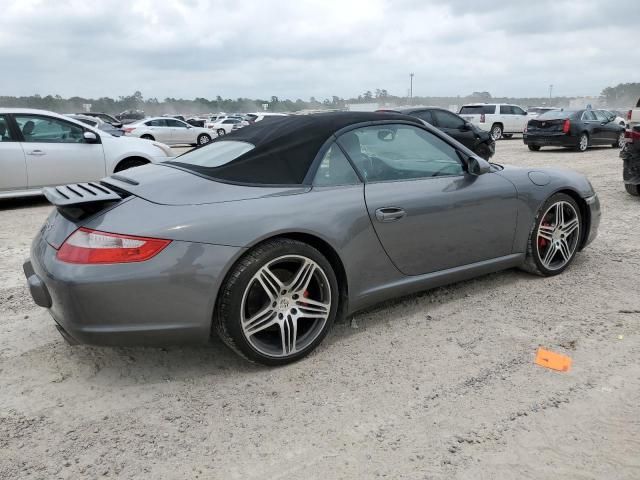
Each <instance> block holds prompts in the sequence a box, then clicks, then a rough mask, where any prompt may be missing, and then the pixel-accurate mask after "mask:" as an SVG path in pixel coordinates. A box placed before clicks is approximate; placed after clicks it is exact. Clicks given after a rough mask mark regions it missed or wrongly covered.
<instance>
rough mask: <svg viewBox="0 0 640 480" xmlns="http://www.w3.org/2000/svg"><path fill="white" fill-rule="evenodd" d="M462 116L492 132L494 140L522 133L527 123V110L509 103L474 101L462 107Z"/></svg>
mask: <svg viewBox="0 0 640 480" xmlns="http://www.w3.org/2000/svg"><path fill="white" fill-rule="evenodd" d="M459 114H460V116H461V117H462V118H464V119H465V120H466V121H467V122H471V123H473V124H474V125H475V126H477V127H480V128H481V129H482V130H486V131H488V132H491V136H492V137H493V139H494V140H499V139H500V138H502V137H504V138H511V137H512V136H513V134H514V133H522V131H523V130H524V127H525V125H526V124H527V120H528V117H527V112H525V111H524V110H523V109H522V108H521V107H519V106H518V105H511V104H507V103H472V104H470V105H463V106H462V107H461V108H460V112H459Z"/></svg>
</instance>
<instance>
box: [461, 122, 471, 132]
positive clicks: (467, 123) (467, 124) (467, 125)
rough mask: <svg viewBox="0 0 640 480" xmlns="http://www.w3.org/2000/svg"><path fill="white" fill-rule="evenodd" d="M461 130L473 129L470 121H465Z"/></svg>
mask: <svg viewBox="0 0 640 480" xmlns="http://www.w3.org/2000/svg"><path fill="white" fill-rule="evenodd" d="M461 130H467V131H468V130H471V124H470V123H469V122H465V123H464V125H463V126H462V129H461Z"/></svg>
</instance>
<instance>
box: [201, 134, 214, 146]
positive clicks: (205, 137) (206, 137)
mask: <svg viewBox="0 0 640 480" xmlns="http://www.w3.org/2000/svg"><path fill="white" fill-rule="evenodd" d="M210 141H211V137H210V136H209V135H207V134H206V133H201V134H200V135H198V145H206V144H207V143H209V142H210Z"/></svg>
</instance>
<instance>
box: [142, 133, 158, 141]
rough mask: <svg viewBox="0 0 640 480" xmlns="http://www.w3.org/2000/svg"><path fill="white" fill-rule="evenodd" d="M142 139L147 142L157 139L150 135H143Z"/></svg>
mask: <svg viewBox="0 0 640 480" xmlns="http://www.w3.org/2000/svg"><path fill="white" fill-rule="evenodd" d="M140 138H144V139H145V140H155V138H153V136H152V135H149V134H144V135H141V136H140Z"/></svg>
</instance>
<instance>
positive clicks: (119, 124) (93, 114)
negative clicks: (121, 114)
mask: <svg viewBox="0 0 640 480" xmlns="http://www.w3.org/2000/svg"><path fill="white" fill-rule="evenodd" d="M76 115H85V116H87V117H97V118H99V119H100V120H102V121H103V122H107V123H110V124H111V125H113V126H114V127H116V128H122V122H121V121H120V120H118V119H116V118H114V117H112V116H111V115H108V114H106V113H101V112H77V113H76Z"/></svg>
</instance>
